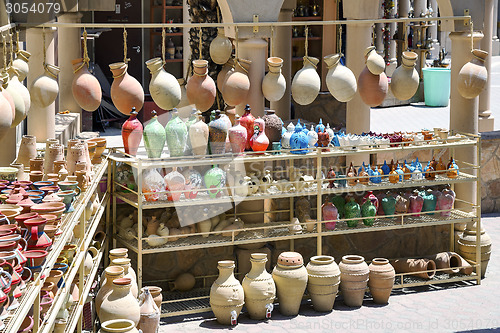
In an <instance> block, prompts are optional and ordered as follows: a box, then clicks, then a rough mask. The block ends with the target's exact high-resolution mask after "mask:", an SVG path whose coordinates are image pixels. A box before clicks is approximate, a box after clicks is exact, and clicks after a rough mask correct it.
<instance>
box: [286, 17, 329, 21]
mask: <svg viewBox="0 0 500 333" xmlns="http://www.w3.org/2000/svg"><path fill="white" fill-rule="evenodd" d="M321 20H323V17H322V16H294V17H293V18H292V21H321Z"/></svg>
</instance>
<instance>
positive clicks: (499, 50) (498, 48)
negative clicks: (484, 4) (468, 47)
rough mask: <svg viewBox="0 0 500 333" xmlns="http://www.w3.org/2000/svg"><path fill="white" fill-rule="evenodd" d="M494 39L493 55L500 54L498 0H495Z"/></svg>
mask: <svg viewBox="0 0 500 333" xmlns="http://www.w3.org/2000/svg"><path fill="white" fill-rule="evenodd" d="M492 28H493V38H492V39H493V41H492V43H493V44H492V46H491V55H492V56H497V55H500V40H499V39H498V0H494V1H493V27H492Z"/></svg>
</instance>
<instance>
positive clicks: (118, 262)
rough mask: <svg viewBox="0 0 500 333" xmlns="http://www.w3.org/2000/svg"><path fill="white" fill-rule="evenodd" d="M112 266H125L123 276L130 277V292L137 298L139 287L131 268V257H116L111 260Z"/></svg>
mask: <svg viewBox="0 0 500 333" xmlns="http://www.w3.org/2000/svg"><path fill="white" fill-rule="evenodd" d="M110 266H118V267H122V268H123V277H124V278H129V279H130V293H131V294H132V295H133V296H134V297H136V298H137V296H138V295H139V289H138V287H137V280H136V276H135V273H133V272H132V270H131V267H132V266H131V264H130V258H116V259H113V260H111V265H110Z"/></svg>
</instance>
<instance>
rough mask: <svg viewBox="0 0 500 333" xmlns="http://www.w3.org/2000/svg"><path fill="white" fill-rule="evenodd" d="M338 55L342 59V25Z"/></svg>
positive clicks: (340, 27)
mask: <svg viewBox="0 0 500 333" xmlns="http://www.w3.org/2000/svg"><path fill="white" fill-rule="evenodd" d="M338 53H339V54H340V57H342V24H341V25H340V26H339V48H338Z"/></svg>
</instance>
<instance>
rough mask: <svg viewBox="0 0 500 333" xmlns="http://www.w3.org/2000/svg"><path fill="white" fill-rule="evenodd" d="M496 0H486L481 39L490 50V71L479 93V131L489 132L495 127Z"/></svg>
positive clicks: (484, 47) (484, 46)
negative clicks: (493, 54)
mask: <svg viewBox="0 0 500 333" xmlns="http://www.w3.org/2000/svg"><path fill="white" fill-rule="evenodd" d="M493 9H494V0H486V2H485V13H484V29H483V31H484V38H483V39H482V40H481V49H482V50H484V51H486V52H488V57H486V61H485V62H484V66H485V67H486V70H487V71H488V84H487V85H486V89H484V91H483V92H482V93H481V94H480V95H479V132H489V131H493V130H494V129H495V120H494V118H493V116H492V115H491V110H490V91H491V88H490V86H491V51H492V38H493V36H492V34H493Z"/></svg>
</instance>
